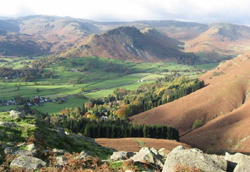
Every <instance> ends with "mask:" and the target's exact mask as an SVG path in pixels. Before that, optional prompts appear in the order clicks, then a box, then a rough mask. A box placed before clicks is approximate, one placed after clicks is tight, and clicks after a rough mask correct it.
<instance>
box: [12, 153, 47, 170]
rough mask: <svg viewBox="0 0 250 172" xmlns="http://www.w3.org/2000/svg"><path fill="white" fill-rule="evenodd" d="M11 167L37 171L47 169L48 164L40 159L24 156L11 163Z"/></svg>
mask: <svg viewBox="0 0 250 172" xmlns="http://www.w3.org/2000/svg"><path fill="white" fill-rule="evenodd" d="M10 166H11V167H20V168H24V169H25V170H37V169H39V168H41V167H45V166H46V162H44V161H42V160H41V159H38V158H34V157H30V156H24V155H22V156H20V157H18V158H15V159H14V160H13V161H12V162H11V164H10Z"/></svg>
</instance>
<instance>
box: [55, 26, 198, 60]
mask: <svg viewBox="0 0 250 172" xmlns="http://www.w3.org/2000/svg"><path fill="white" fill-rule="evenodd" d="M160 37H162V39H159V38H160ZM178 44H180V42H178V41H177V40H174V39H171V38H169V37H167V36H164V35H161V34H160V33H159V32H157V31H155V30H151V31H150V30H148V31H144V34H143V33H142V32H140V31H139V30H138V29H136V28H135V27H119V28H117V29H113V30H110V31H107V32H105V33H104V34H99V35H91V36H89V37H87V38H85V39H83V40H82V41H81V42H80V43H78V45H77V46H76V48H75V47H74V48H72V49H71V50H69V51H66V52H65V53H63V54H61V55H60V56H65V57H86V56H98V57H108V58H115V59H122V60H130V61H136V62H142V61H151V62H157V61H175V62H184V63H190V62H193V61H194V58H195V56H194V54H191V53H190V54H185V53H183V52H181V51H179V50H178V48H179V47H178Z"/></svg>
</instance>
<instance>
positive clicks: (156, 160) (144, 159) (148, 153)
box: [130, 147, 163, 167]
mask: <svg viewBox="0 0 250 172" xmlns="http://www.w3.org/2000/svg"><path fill="white" fill-rule="evenodd" d="M130 159H131V160H133V161H134V162H141V163H151V164H155V165H158V166H160V167H163V161H162V156H160V155H159V154H158V152H157V150H156V149H154V148H148V147H143V148H141V150H140V151H139V152H138V153H136V154H135V155H134V156H133V157H131V158H130Z"/></svg>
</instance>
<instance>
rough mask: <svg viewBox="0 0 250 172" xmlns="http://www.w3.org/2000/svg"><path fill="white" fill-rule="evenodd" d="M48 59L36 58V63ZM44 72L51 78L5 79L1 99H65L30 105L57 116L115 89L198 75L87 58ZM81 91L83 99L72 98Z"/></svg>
mask: <svg viewBox="0 0 250 172" xmlns="http://www.w3.org/2000/svg"><path fill="white" fill-rule="evenodd" d="M43 58H48V57H37V58H34V59H35V60H39V59H43ZM0 60H1V64H0V66H1V67H13V68H15V69H18V68H20V69H21V68H23V67H24V66H26V67H27V66H29V67H31V63H32V59H28V58H24V57H23V58H17V57H16V58H14V57H13V58H10V59H9V58H1V59H0ZM201 68H202V66H201ZM43 71H44V72H53V76H52V77H48V78H43V77H42V76H38V77H37V78H36V79H35V80H33V81H32V82H23V81H22V80H21V78H16V79H8V80H7V81H3V80H2V81H1V82H0V100H10V99H14V98H15V97H16V96H21V97H26V98H34V97H35V96H40V97H46V98H47V97H48V98H50V99H56V98H59V97H65V98H66V99H67V101H66V102H65V103H62V104H57V103H52V102H49V103H44V104H43V105H42V106H33V107H32V108H34V109H38V110H40V111H42V112H45V113H46V112H48V113H49V114H55V113H60V111H61V110H62V109H64V108H66V107H72V108H74V107H82V104H83V103H85V102H86V101H88V98H97V97H103V96H108V95H109V94H112V93H113V90H114V89H115V88H117V87H121V88H126V89H127V90H133V89H136V88H138V87H139V86H140V85H142V84H145V83H150V82H154V81H155V80H156V79H158V78H162V77H165V75H166V74H169V73H172V72H178V73H180V74H181V75H186V76H188V77H190V78H193V77H197V76H199V75H200V73H199V72H197V71H196V70H195V68H194V67H192V66H187V65H180V64H175V63H166V62H162V63H153V64H152V63H133V62H124V61H121V60H114V59H107V58H98V57H86V58H74V59H62V60H61V61H60V62H59V63H51V64H49V65H47V67H46V68H44V69H43ZM82 89H84V96H85V97H86V98H85V99H79V98H75V97H74V95H76V94H79V93H81V92H82ZM16 107H17V106H16V105H10V106H0V111H6V110H11V109H13V108H16Z"/></svg>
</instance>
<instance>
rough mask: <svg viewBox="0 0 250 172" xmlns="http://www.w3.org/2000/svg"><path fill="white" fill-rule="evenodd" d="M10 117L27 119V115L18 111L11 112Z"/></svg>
mask: <svg viewBox="0 0 250 172" xmlns="http://www.w3.org/2000/svg"><path fill="white" fill-rule="evenodd" d="M10 117H11V118H13V119H22V118H24V117H25V114H24V113H23V112H19V111H16V110H11V111H10Z"/></svg>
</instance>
